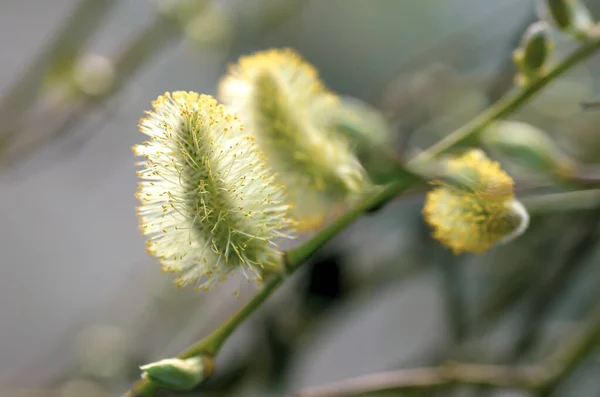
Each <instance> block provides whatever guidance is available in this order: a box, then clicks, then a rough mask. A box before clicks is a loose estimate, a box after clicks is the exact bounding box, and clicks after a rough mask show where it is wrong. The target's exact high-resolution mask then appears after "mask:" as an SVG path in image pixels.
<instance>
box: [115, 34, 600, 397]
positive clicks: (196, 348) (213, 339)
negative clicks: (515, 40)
mask: <svg viewBox="0 0 600 397" xmlns="http://www.w3.org/2000/svg"><path fill="white" fill-rule="evenodd" d="M599 47H600V35H598V37H595V38H594V39H593V40H590V41H588V42H586V43H584V44H583V45H581V47H579V48H578V49H577V50H575V51H574V52H573V53H572V54H571V55H569V56H568V57H567V58H565V59H564V60H563V61H562V62H560V63H559V64H557V65H556V66H555V67H554V68H552V69H550V70H549V71H548V72H547V73H546V74H545V75H544V76H542V77H541V78H539V79H538V80H536V81H534V82H532V83H531V84H530V85H528V86H526V87H524V88H523V89H522V90H520V91H517V92H516V93H511V94H508V95H506V96H505V97H503V98H502V99H500V100H499V101H498V102H496V103H495V104H494V105H492V106H491V107H490V108H489V109H487V110H485V111H484V112H482V113H480V114H479V115H478V116H476V117H475V118H474V119H473V120H471V121H470V122H469V123H467V124H465V125H464V126H463V127H461V128H459V129H458V130H456V131H454V132H452V133H451V134H450V135H448V136H447V137H446V138H445V139H443V140H441V141H440V142H438V143H437V144H435V145H433V146H432V147H430V148H429V149H428V150H427V151H425V152H423V153H422V154H421V155H420V156H418V157H416V158H415V159H413V160H412V161H411V162H410V163H409V166H413V165H419V164H422V163H425V162H426V161H428V160H430V159H432V158H434V157H435V156H437V155H439V154H442V153H444V152H446V151H448V150H450V149H452V148H454V147H456V146H457V145H459V144H462V143H464V142H466V141H468V140H469V139H470V138H472V137H475V136H476V134H477V133H479V132H480V131H482V130H483V129H484V128H485V127H487V126H488V125H489V124H490V123H491V122H492V121H494V120H497V119H500V118H503V117H505V116H507V115H509V114H511V113H512V112H513V111H515V110H516V109H518V108H519V107H520V106H522V105H523V104H525V103H526V102H527V101H528V100H529V99H531V98H532V97H533V95H534V94H535V93H537V92H538V91H540V90H541V89H542V88H544V87H545V86H546V85H547V84H548V83H549V82H550V81H552V80H553V79H555V78H557V77H558V76H560V75H562V74H563V73H564V72H566V71H567V70H569V69H570V68H571V67H573V66H574V65H576V64H577V63H579V62H580V61H582V60H584V59H585V58H587V57H589V56H590V55H591V54H592V53H593V52H594V51H595V50H596V49H597V48H599ZM419 181H421V179H420V178H418V177H416V176H415V175H413V174H409V173H406V172H405V173H403V174H401V175H399V176H398V179H397V180H396V181H394V182H392V183H390V184H389V185H387V186H385V187H383V188H382V189H380V190H378V191H377V192H376V193H374V194H373V195H372V196H371V197H370V198H367V199H366V200H364V201H362V202H361V203H359V204H358V205H357V206H356V207H354V208H353V209H351V210H350V211H349V212H347V213H346V214H344V215H342V216H340V217H339V218H337V219H336V220H335V221H333V222H332V223H331V224H330V225H328V226H327V227H325V228H324V229H323V230H321V231H320V232H319V233H317V234H316V235H315V236H314V237H312V238H311V239H310V240H308V241H306V242H304V243H303V244H301V245H300V246H298V247H297V248H295V249H292V250H290V251H289V252H288V253H287V268H288V273H292V272H294V271H295V270H297V269H298V268H299V267H300V266H301V265H302V264H303V263H304V262H305V261H306V260H307V259H308V258H310V257H311V256H312V255H313V254H314V252H315V251H316V250H318V249H319V248H321V247H322V246H323V245H324V244H325V243H326V242H328V241H329V240H330V239H332V238H333V237H335V236H336V235H337V234H338V233H340V232H341V231H342V230H344V229H345V228H346V227H347V226H348V225H350V224H351V223H352V222H354V221H355V220H357V219H358V218H360V217H361V216H362V215H363V214H365V213H366V212H368V211H369V210H372V209H374V208H378V207H379V206H381V205H383V204H385V203H387V202H389V201H391V200H392V199H393V198H395V197H396V196H398V195H399V194H400V193H402V192H404V191H406V190H407V189H409V188H410V187H412V186H414V185H415V184H417V183H418V182H419ZM283 280H284V276H283V275H276V276H273V278H271V279H270V280H268V281H267V282H266V283H265V285H264V287H263V288H262V289H261V290H260V291H259V292H258V293H257V294H256V295H255V296H254V297H253V298H252V299H251V300H250V301H249V302H248V303H247V304H246V305H245V306H244V307H242V309H240V310H239V311H238V312H237V313H235V314H234V315H233V317H231V318H230V319H229V320H228V321H227V322H226V323H225V324H223V325H222V326H221V327H219V328H217V329H216V330H215V331H214V332H213V333H212V334H210V335H209V336H207V337H206V338H205V339H203V340H201V341H199V342H198V343H196V344H194V345H192V346H191V347H190V348H189V349H187V350H185V351H184V352H183V353H181V354H180V356H179V357H180V358H189V357H192V356H194V355H198V354H209V355H216V354H218V352H219V350H220V348H221V346H222V345H223V343H224V342H225V341H226V340H227V338H228V337H229V336H230V335H231V333H232V332H233V331H235V329H236V328H237V327H238V326H239V325H240V324H241V323H242V322H243V321H244V320H245V319H246V318H247V317H248V316H249V315H250V314H252V313H253V312H254V310H255V309H257V308H258V307H260V305H261V304H262V303H263V302H264V301H265V300H266V299H267V298H268V297H269V296H270V295H271V294H272V293H273V292H274V291H275V290H276V289H277V288H278V287H279V286H280V285H281V283H282V282H283ZM155 392H156V386H154V385H152V384H151V383H150V382H148V381H146V380H141V381H139V382H138V383H136V384H135V385H134V386H133V387H132V389H131V391H130V392H128V393H127V394H125V396H129V397H137V396H145V397H150V396H153V395H154V393H155Z"/></svg>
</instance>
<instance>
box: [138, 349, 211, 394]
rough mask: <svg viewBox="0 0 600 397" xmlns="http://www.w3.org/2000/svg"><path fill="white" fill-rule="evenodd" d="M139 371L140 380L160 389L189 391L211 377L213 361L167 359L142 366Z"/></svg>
mask: <svg viewBox="0 0 600 397" xmlns="http://www.w3.org/2000/svg"><path fill="white" fill-rule="evenodd" d="M140 369H141V370H142V371H144V372H143V373H142V378H144V379H148V380H149V381H151V382H153V383H155V384H156V385H158V386H160V387H166V388H169V389H175V390H190V389H193V388H194V387H196V386H198V385H199V384H200V383H201V382H202V381H204V380H206V379H207V378H208V377H210V375H212V372H213V370H214V361H213V359H212V358H211V357H208V356H202V357H192V358H188V359H179V358H168V359H165V360H160V361H157V362H155V363H150V364H146V365H143V366H141V367H140Z"/></svg>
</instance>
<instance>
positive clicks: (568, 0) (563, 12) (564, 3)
mask: <svg viewBox="0 0 600 397" xmlns="http://www.w3.org/2000/svg"><path fill="white" fill-rule="evenodd" d="M546 5H547V7H548V13H549V14H550V17H551V18H552V21H553V22H554V24H555V25H556V27H557V28H559V29H560V30H562V31H563V32H566V33H569V34H573V35H574V36H576V37H578V38H584V37H586V36H587V34H586V32H587V31H588V30H589V29H590V28H591V27H592V26H593V25H594V20H593V18H592V16H591V14H590V12H589V10H588V9H587V8H586V7H585V6H584V5H583V4H581V2H579V1H578V0H546Z"/></svg>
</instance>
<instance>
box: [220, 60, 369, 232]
mask: <svg viewBox="0 0 600 397" xmlns="http://www.w3.org/2000/svg"><path fill="white" fill-rule="evenodd" d="M219 97H220V98H221V100H222V101H223V102H224V103H225V104H226V105H227V106H228V107H230V108H231V109H232V110H234V111H235V112H237V113H238V114H239V116H240V118H241V119H242V121H243V122H244V123H245V124H247V125H248V127H249V128H250V129H251V130H252V133H253V135H254V136H255V137H256V140H257V143H258V145H259V146H260V147H261V149H262V150H264V151H265V153H266V156H267V159H268V163H269V166H270V167H272V168H273V170H275V171H276V172H277V174H278V175H277V180H278V181H279V182H280V183H282V184H283V185H285V186H286V189H287V192H288V196H289V199H290V201H291V203H292V205H293V208H292V211H291V214H292V216H293V217H294V218H295V220H296V221H297V222H298V226H299V227H300V228H301V229H312V228H314V227H317V226H319V225H320V224H321V223H322V221H323V220H324V219H325V218H326V217H327V216H328V215H329V214H330V213H331V212H332V211H333V210H334V209H335V208H336V207H337V206H338V205H339V204H340V203H343V202H344V201H345V200H347V199H349V198H352V197H355V196H357V195H358V194H360V193H361V192H363V191H365V190H366V189H367V188H368V187H369V186H370V182H369V181H368V177H367V175H366V173H365V171H364V169H363V167H362V165H361V164H360V162H359V161H358V160H357V158H356V157H355V155H354V154H353V152H352V150H351V147H350V145H349V143H348V142H347V140H346V139H344V138H343V137H341V136H340V135H339V134H337V133H336V131H333V130H332V129H331V128H327V126H326V123H324V122H323V123H322V122H321V120H319V117H318V114H319V112H316V111H315V106H319V107H322V106H326V107H329V106H335V104H336V102H337V101H338V98H337V97H336V96H335V95H333V94H332V93H330V92H329V91H328V90H327V89H326V88H325V87H324V86H323V84H322V83H321V81H320V80H319V78H318V75H317V73H316V71H315V69H314V68H313V67H312V66H311V65H310V64H308V63H306V62H305V61H304V60H303V59H302V58H301V57H300V56H299V55H298V54H296V53H295V52H294V51H293V50H291V49H283V50H269V51H264V52H258V53H256V54H253V55H251V56H248V57H242V58H240V60H239V62H238V63H237V64H235V65H232V66H231V67H230V70H229V73H228V74H227V75H226V76H225V77H224V78H223V79H222V81H221V83H220V85H219Z"/></svg>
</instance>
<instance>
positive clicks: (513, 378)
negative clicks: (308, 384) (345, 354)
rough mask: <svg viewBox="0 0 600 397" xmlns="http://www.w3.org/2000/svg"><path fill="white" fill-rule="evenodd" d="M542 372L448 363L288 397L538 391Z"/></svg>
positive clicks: (543, 372) (366, 377)
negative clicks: (458, 388)
mask: <svg viewBox="0 0 600 397" xmlns="http://www.w3.org/2000/svg"><path fill="white" fill-rule="evenodd" d="M546 378H547V374H546V373H545V371H544V370H542V369H539V368H535V367H531V368H511V367H505V366H495V365H474V364H460V363H448V364H445V365H442V366H440V367H431V368H415V369H402V370H397V371H390V372H381V373H377V374H372V375H366V376H361V377H358V378H353V379H348V380H344V381H340V382H336V383H331V384H328V385H324V386H317V387H312V388H307V389H304V390H300V391H299V392H296V393H293V394H290V395H289V397H353V396H362V395H368V394H372V393H380V392H399V391H404V390H418V389H421V390H426V389H436V388H442V387H448V386H452V385H470V386H492V387H501V388H514V389H537V388H538V387H540V385H541V384H542V383H543V382H545V380H546Z"/></svg>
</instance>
